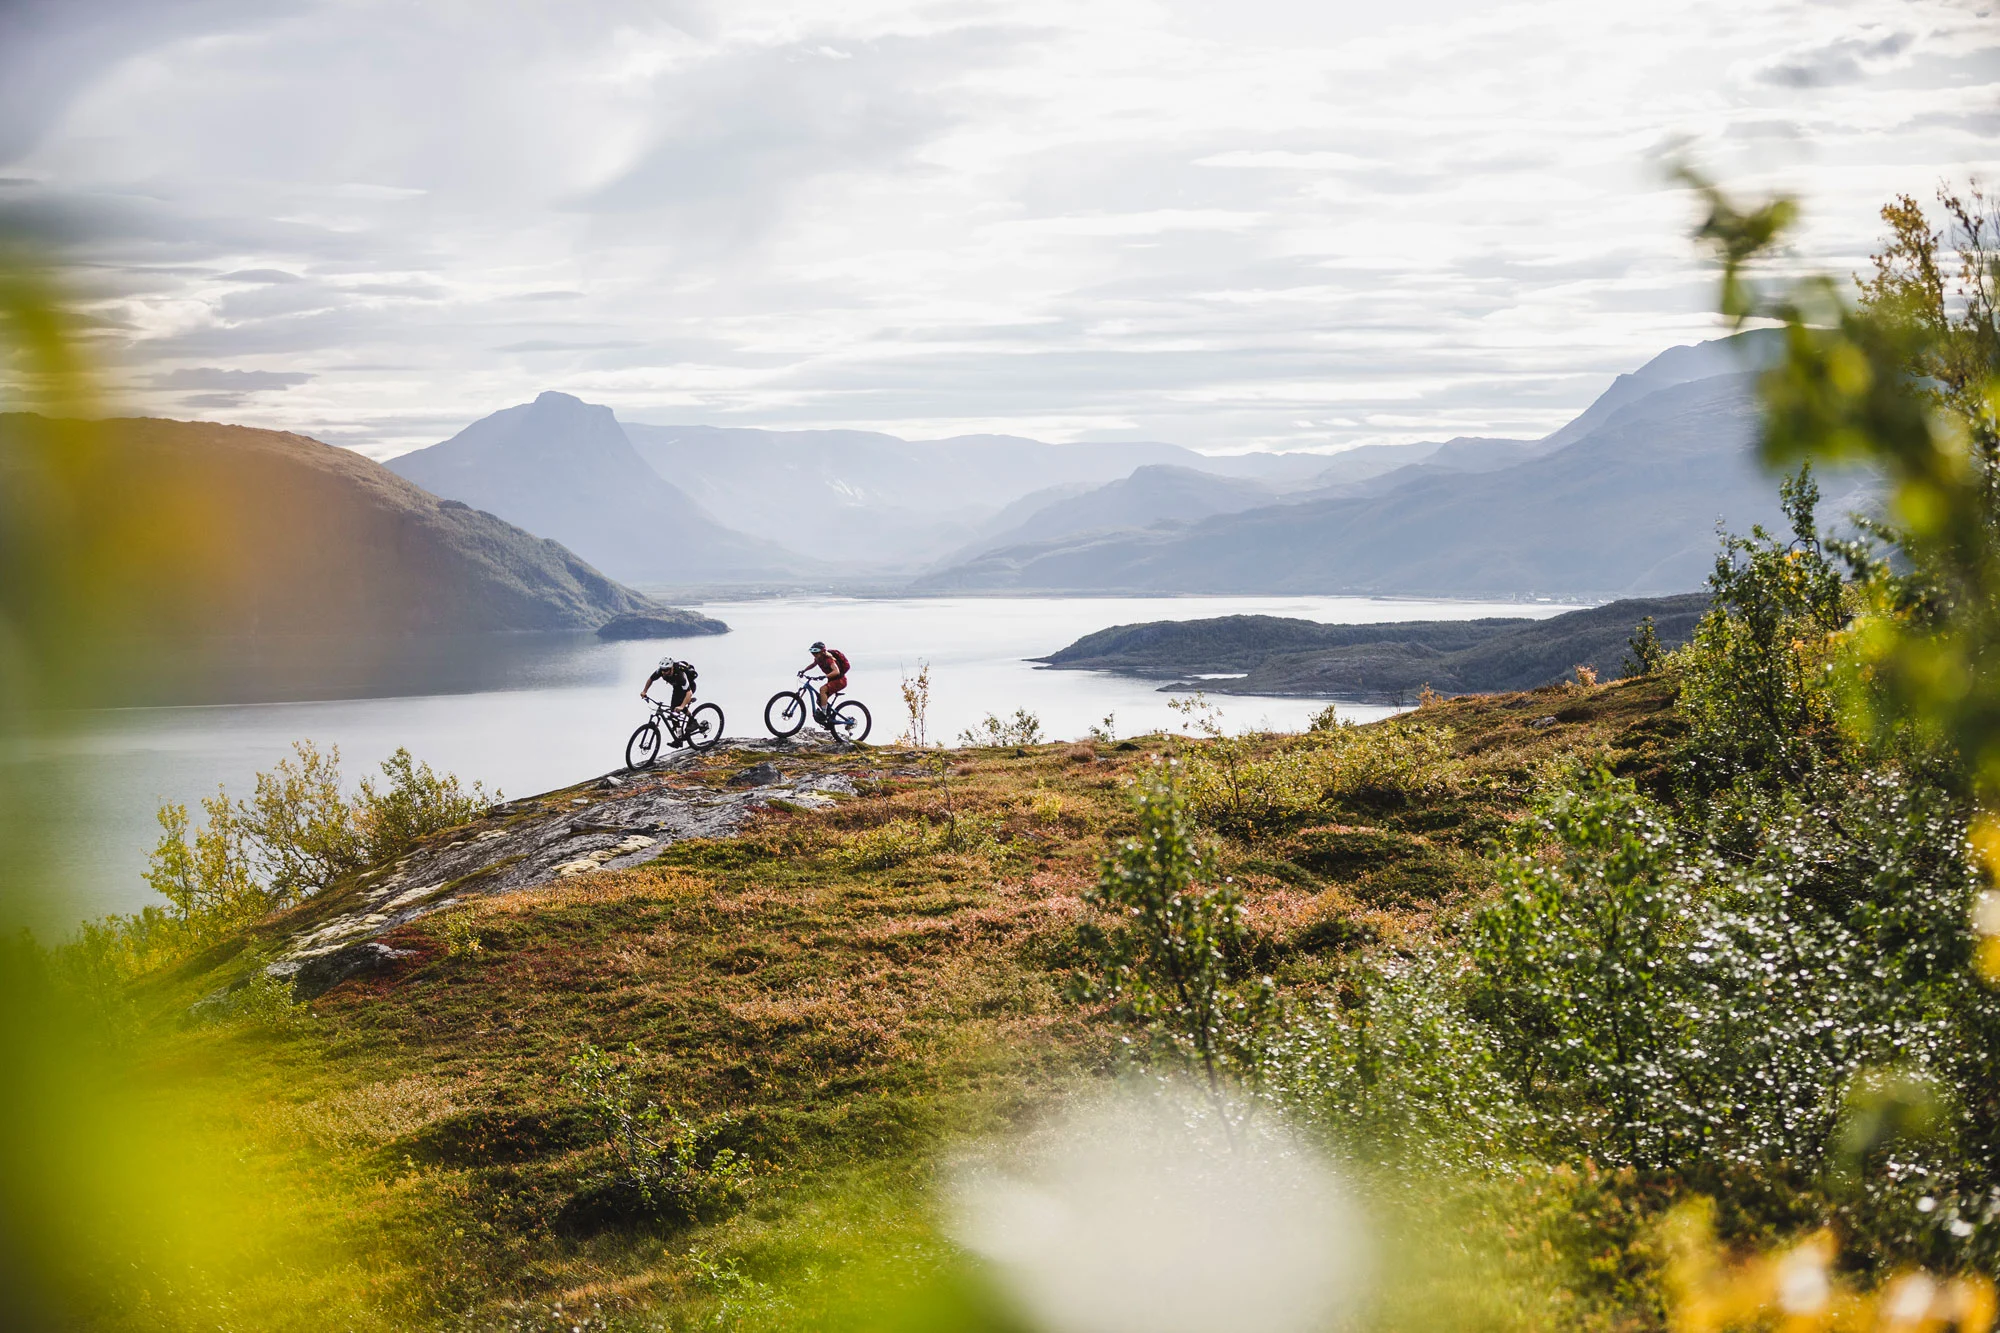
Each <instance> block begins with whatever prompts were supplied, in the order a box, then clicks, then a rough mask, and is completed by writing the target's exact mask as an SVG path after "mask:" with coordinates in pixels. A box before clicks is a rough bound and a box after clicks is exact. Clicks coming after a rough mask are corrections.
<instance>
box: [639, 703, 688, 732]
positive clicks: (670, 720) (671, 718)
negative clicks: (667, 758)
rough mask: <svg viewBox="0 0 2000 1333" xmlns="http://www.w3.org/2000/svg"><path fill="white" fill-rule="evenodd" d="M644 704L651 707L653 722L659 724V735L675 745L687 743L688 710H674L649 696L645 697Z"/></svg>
mask: <svg viewBox="0 0 2000 1333" xmlns="http://www.w3.org/2000/svg"><path fill="white" fill-rule="evenodd" d="M646 702H647V703H649V704H651V705H653V721H655V722H657V723H659V724H660V735H662V736H664V737H665V738H666V739H667V740H670V741H672V742H673V743H674V744H675V745H681V744H684V743H685V742H686V741H687V729H688V710H687V709H686V708H685V707H681V708H676V707H674V706H673V705H672V704H670V703H668V702H667V701H666V700H664V699H655V698H654V697H653V696H652V695H650V694H649V695H647V696H646Z"/></svg>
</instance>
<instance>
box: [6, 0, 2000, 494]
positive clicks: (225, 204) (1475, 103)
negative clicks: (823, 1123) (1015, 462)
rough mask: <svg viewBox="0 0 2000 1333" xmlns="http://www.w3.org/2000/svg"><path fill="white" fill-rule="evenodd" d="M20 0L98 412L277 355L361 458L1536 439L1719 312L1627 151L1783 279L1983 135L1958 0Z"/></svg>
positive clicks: (29, 205)
mask: <svg viewBox="0 0 2000 1333" xmlns="http://www.w3.org/2000/svg"><path fill="white" fill-rule="evenodd" d="M30 8H31V9H32V11H33V16H34V22H33V23H26V24H16V25H15V27H14V28H13V29H0V36H12V35H20V36H21V37H22V39H23V40H22V41H20V42H17V43H15V44H14V45H13V47H12V48H10V53H7V54H0V86H11V85H8V83H7V78H6V76H8V75H9V74H10V73H18V72H19V71H20V70H22V69H29V68H33V69H35V70H38V71H43V72H41V73H37V74H36V76H35V77H36V78H37V79H38V80H39V83H38V84H37V85H36V86H37V87H39V88H42V89H43V90H44V92H45V93H46V94H47V95H46V96H45V97H44V98H43V99H42V102H41V103H38V107H40V108H41V109H39V110H38V111H37V113H36V115H35V116H34V117H32V118H26V119H23V120H21V121H19V122H17V123H15V124H14V125H13V126H12V127H11V128H12V129H13V131H14V133H13V137H12V138H11V139H9V138H7V137H6V136H4V135H0V150H9V148H8V146H9V145H11V150H9V151H11V152H12V157H11V160H10V159H8V158H7V157H5V156H4V155H0V176H6V177H8V178H11V179H12V180H14V181H16V182H24V183H20V184H14V185H11V186H10V187H9V188H8V189H6V190H4V191H0V209H6V210H8V211H10V212H12V213H13V214H15V215H16V216H26V217H32V218H39V219H41V220H42V222H43V224H44V225H49V226H57V227H61V228H64V229H66V230H68V231H69V232H70V233H71V234H72V235H73V236H74V237H75V243H76V251H77V254H78V257H79V259H81V260H82V261H84V267H82V268H80V269H79V274H80V281H81V282H82V284H83V286H84V290H85V291H86V292H87V294H88V295H89V296H90V297H91V299H92V301H93V313H95V314H96V315H98V316H99V317H100V318H101V319H103V320H104V321H105V324H104V327H105V328H106V329H107V330H108V332H107V334H106V339H107V344H108V345H107V348H106V351H107V354H108V355H109V357H110V359H111V360H112V361H113V363H114V364H117V365H120V366H122V367H124V373H125V383H126V385H127V388H128V394H129V397H130V399H131V406H132V407H133V408H134V409H135V410H150V411H159V412H171V411H173V410H175V409H176V407H177V406H181V405H184V400H182V399H180V398H177V397H176V395H175V389H176V387H178V386H179V385H180V384H182V383H191V382H185V381H175V380H173V379H172V377H173V376H174V375H175V374H176V373H180V372H188V373H195V372H205V370H208V369H213V368H215V367H217V366H219V365H220V366H231V367H235V368H237V369H238V370H239V371H245V372H257V373H263V374H282V375H305V376H309V377H310V378H309V379H306V380H302V381H299V382H297V383H296V384H295V385H293V386H292V387H289V388H288V389H287V390H286V391H285V392H283V393H262V394H254V395H250V394H244V395H242V396H241V397H240V400H239V402H238V403H237V404H236V405H234V407H233V411H234V415H235V417H236V418H237V419H241V420H244V421H248V422H253V423H254V424H260V425H271V426H279V427H283V428H287V429H298V430H303V431H307V432H310V433H315V434H319V435H321V436H322V437H325V438H332V439H339V440H341V441H343V442H348V443H355V444H358V445H360V446H362V447H365V448H367V449H369V450H370V451H371V452H375V453H378V454H379V453H385V452H391V451H395V450H398V449H402V448H408V447H411V446H413V445H417V444H423V443H428V442H430V441H432V440H434V439H437V438H441V437H442V435H444V434H448V433H449V431H450V428H451V427H452V425H453V423H457V424H462V423H463V422H464V421H465V420H468V419H470V418H471V417H473V416H476V415H479V414H482V413H484V412H487V411H490V410H492V409H494V408H496V407H500V406H504V405H506V404H509V403H513V402H519V401H524V400H526V399H528V398H530V397H532V396H533V395H534V394H535V393H537V392H538V391H540V390H542V389H545V388H565V389H571V390H573V391H577V392H583V393H585V394H586V395H587V396H594V397H597V398H599V399H601V400H603V401H608V402H611V403H613V404H614V405H615V406H617V407H618V409H619V410H620V411H621V412H622V413H624V414H625V415H627V416H628V417H632V418H635V419H652V420H682V421H687V420H710V421H716V422H724V423H729V424H764V425H773V426H788V425H796V426H806V425H812V426H835V425H841V426H859V427H872V428H880V429H888V430H896V431H901V432H904V433H908V434H912V435H941V434H949V433H953V432H954V431H956V430H991V429H1006V430H1014V431H1019V432H1034V431H1046V432H1051V433H1060V434H1062V435H1065V436H1071V437H1078V438H1104V437H1113V436H1122V437H1127V438H1130V437H1135V436H1144V437H1151V438H1163V439H1174V440H1179V441H1183V442H1186V443H1189V444H1193V445H1196V446H1198V447H1208V448H1218V449H1234V448H1243V447H1250V446H1256V447H1327V446H1330V445H1339V444H1347V443H1357V442H1365V441H1377V440H1391V439H1410V438H1421V437H1424V436H1440V435H1447V434H1466V433H1474V434H1509V433H1515V434H1533V433H1539V432H1540V431H1543V430H1546V429H1548V428H1549V427H1550V426H1552V425H1554V424H1556V423H1558V422H1559V421H1560V420H1562V419H1563V417H1564V416H1565V415H1567V414H1568V413H1570V412H1573V411H1574V410H1575V409H1576V408H1578V407H1580V406H1581V405H1582V404H1583V403H1585V402H1587V401H1588V399H1589V398H1590V396H1591V395H1592V394H1593V393H1594V392H1595V391H1596V390H1597V389H1598V388H1600V387H1601V386H1602V385H1603V383H1604V382H1605V381H1606V380H1607V379H1608V378H1609V377H1610V375H1612V374H1614V373H1616V372H1617V371H1620V370H1624V369H1629V368H1630V367H1631V366H1632V365H1634V364H1636V363H1637V362H1638V361H1640V360H1643V359H1644V358H1645V357H1646V356H1648V355H1650V354H1651V353H1653V352H1654V351H1657V350H1658V349H1659V348H1660V347H1662V346H1664V345H1666V344H1668V343H1671V342H1676V341H1685V340H1688V339H1691V338H1695V337H1701V336H1707V335H1709V334H1710V333H1712V332H1713V330H1714V325H1713V321H1712V319H1711V318H1710V316H1709V315H1708V313H1707V309H1708V303H1709V300H1710V295H1711V293H1710V285H1711V284H1710V279H1709V278H1708V277H1707V276H1706V274H1705V273H1704V272H1703V271H1702V269H1701V267H1700V265H1699V263H1698V262H1697V259H1696V257H1695V256H1694V254H1693V253H1692V251H1691V249H1690V247H1689V245H1688V243H1687V241H1686V230H1687V227H1688V224H1689V222H1690V220H1691V216H1690V208H1689V205H1688V202H1687V200H1686V199H1685V198H1684V197H1683V196H1681V195H1680V194H1679V193H1677V192H1676V191H1674V190H1671V189H1669V188H1667V187H1666V186H1665V184H1664V182H1663V176H1662V162H1661V156H1660V155H1661V153H1662V152H1663V150H1668V149H1671V148H1672V147H1673V146H1675V145H1684V151H1686V152H1688V153H1690V154H1692V155H1693V156H1694V157H1695V158H1697V159H1698V160H1700V161H1702V162H1704V163H1705V164H1707V165H1708V166H1709V167H1710V168H1711V169H1712V170H1714V171H1716V172H1718V173H1719V174H1720V175H1721V176H1722V177H1723V178H1724V179H1726V180H1729V181H1731V182H1734V183H1737V184H1739V185H1740V186H1742V187H1744V188H1752V189H1755V188H1787V189H1792V190H1796V191H1798V192H1800V193H1802V194H1803V195H1804V196H1805V199H1806V203H1807V207H1808V218H1809V226H1808V228H1807V230H1806V231H1805V232H1804V233H1803V234H1802V238H1801V253H1800V258H1801V262H1805V263H1814V264H1826V265H1834V266H1846V267H1851V266H1853V265H1855V264H1858V263H1861V262H1865V256H1866V253H1867V251H1868V249H1869V245H1870V242H1871V241H1872V239H1873V238H1874V235H1875V232H1876V222H1875V218H1874V210H1875V208H1876V207H1877V206H1878V205H1879V204H1880V202H1881V201H1882V200H1883V199H1884V198H1885V197H1886V196H1887V195H1889V194H1890V193H1892V192H1897V191H1903V190H1909V191H1916V192H1923V191H1926V190H1927V189H1928V188H1929V187H1930V186H1931V185H1932V184H1933V183H1934V182H1935V181H1937V180H1938V179H1940V178H1951V177H1963V176H1964V175H1966V174H1968V173H1969V172H1973V171H1983V172H1986V173H1989V174H1990V173H1991V171H1992V170H1993V167H1994V165H1995V163H1996V158H2000V155H1996V154H1995V152H1994V150H1993V148H1992V144H1993V142H1994V130H1995V127H1996V124H2000V45H1996V43H2000V34H1996V32H1995V30H1994V29H1993V28H1992V26H1991V25H1990V24H1989V23H1987V22H1986V21H1985V20H1982V19H1979V18H1977V17H1976V16H1975V15H1973V14H1971V13H1970V12H1969V11H1967V10H1965V9H1963V8H1960V7H1958V6H1956V5H1954V4H1951V3H1947V2H1946V0H1844V2H1837V3H1824V2H1822V0H1764V2H1763V3H1758V4H1753V5H1747V6H1746V5H1743V4H1741V3H1736V2H1734V0H1731V2H1727V3H1725V0H1692V2H1691V3H1687V4H1681V5H1673V6H1660V5H1656V4H1645V3H1638V2H1637V0H1632V2H1629V3H1606V2H1605V0H1517V2H1516V3H1512V4H1503V5H1492V4H1473V3H1471V2H1470V0H1440V3H1438V4H1434V5H1431V6H1426V7H1424V8H1423V9H1422V10H1421V11H1410V10H1407V9H1398V8H1396V7H1393V6H1382V5H1378V4H1361V3H1356V2H1355V0H1332V2H1329V0H1318V2H1317V3H1306V2H1305V0H1296V2H1292V0H1287V2H1285V3H1280V2H1279V0H1243V3H1239V4H1233V5H1230V6H1226V7H1222V6H1215V5H1212V4H1210V3H1208V2H1207V0H1104V2H1103V3H1099V4H1092V5H1075V4H1073V3H1068V2H1067V0H1065V2H1064V3H1057V2H1056V0H1019V2H1017V3H1006V4H999V3H981V2H980V0H962V2H960V3H952V4H937V3H928V2H926V0H870V2H869V3H855V4H851V5H843V6H823V5H807V4H804V3H800V2H799V0H732V3H731V4H729V5H719V4H716V5H706V6H705V5H702V4H697V3H692V2H690V3H683V4H680V5H676V6H662V5H658V4H652V3H644V2H643V0H601V3H599V4H597V5H595V6H591V7H585V8H579V7H576V6H572V5H559V4H556V3H554V2H553V0H545V2H543V3H534V2H533V0H530V2H528V3H522V4H518V5H510V6H506V7H502V8H495V7H493V6H490V5H483V4H477V3H474V0H447V2H444V3H434V4H427V5H423V6H410V5H402V4H395V3H391V2H390V0H310V2H308V0H300V2H299V3H295V4H289V5H283V4H275V3H274V4H266V5H257V6H250V5H242V4H232V3H222V2H221V0H209V2H207V3H181V4H178V5H176V4H167V3H153V4H150V5H140V6H132V5H126V4H124V3H123V0H69V8H67V9H65V8H64V7H63V6H61V5H54V4H53V3H43V4H37V5H34V6H31V7H30ZM128 11H129V13H130V14H132V15H135V16H138V17H135V18H134V19H133V21H132V22H130V23H127V24H125V25H123V27H120V25H119V24H117V23H111V22H107V19H106V16H107V15H108V14H124V13H127V12H128ZM22 12H27V11H25V10H24V11H22ZM66 13H69V14H74V15H76V17H75V19H74V21H72V22H71V23H70V25H69V26H68V27H67V28H66V27H65V26H64V23H63V17H62V16H63V15H64V14H66ZM111 30H116V31H118V32H119V34H120V35H119V39H118V40H116V41H112V40H109V39H108V38H106V37H104V36H103V34H104V33H105V32H106V31H111ZM79 34H82V35H79ZM91 34H96V35H94V36H93V35H91ZM42 57H46V59H43V58H42ZM38 60H39V61H40V63H37V61H38ZM47 71H53V73H50V72H47ZM0 110H4V107H0ZM30 120H31V121H32V123H29V122H30ZM216 387H217V388H223V387H228V388H232V389H235V388H240V387H242V386H240V385H234V384H232V385H228V386H222V385H217V386H216ZM207 401H208V402H210V403H212V404H213V405H216V406H222V405H223V404H222V403H221V402H220V399H219V397H218V396H217V395H214V394H211V395H209V396H208V399H207ZM1329 408H1334V409H1337V410H1331V411H1330V410H1328V409H1329ZM1302 423H1304V424H1302Z"/></svg>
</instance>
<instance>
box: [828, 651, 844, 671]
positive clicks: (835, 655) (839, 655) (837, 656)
mask: <svg viewBox="0 0 2000 1333" xmlns="http://www.w3.org/2000/svg"><path fill="white" fill-rule="evenodd" d="M826 655H827V656H828V657H831V658H832V659H833V664H834V672H833V674H834V675H836V676H844V675H846V674H847V654H846V653H843V652H841V651H840V649H838V648H829V649H827V650H826Z"/></svg>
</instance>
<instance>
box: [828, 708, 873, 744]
mask: <svg viewBox="0 0 2000 1333" xmlns="http://www.w3.org/2000/svg"><path fill="white" fill-rule="evenodd" d="M874 725H875V719H874V718H873V717H871V716H869V713H868V705H867V704H864V703H862V702H861V701H860V700H859V699H849V700H848V701H847V702H846V703H843V704H835V705H834V706H833V725H832V726H831V727H828V728H827V730H828V731H831V732H832V733H833V738H834V739H835V740H838V741H846V742H847V743H848V744H849V745H859V744H861V742H863V741H865V740H867V739H868V732H869V729H870V728H872V727H873V726H874Z"/></svg>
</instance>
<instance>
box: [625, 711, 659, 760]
mask: <svg viewBox="0 0 2000 1333" xmlns="http://www.w3.org/2000/svg"><path fill="white" fill-rule="evenodd" d="M659 757H660V724H659V723H657V722H642V723H640V724H639V729H638V730H637V731H635V732H633V733H632V739H631V740H629V741H626V742H625V767H627V768H650V767H652V764H653V761H654V760H655V759H658V758H659Z"/></svg>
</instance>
